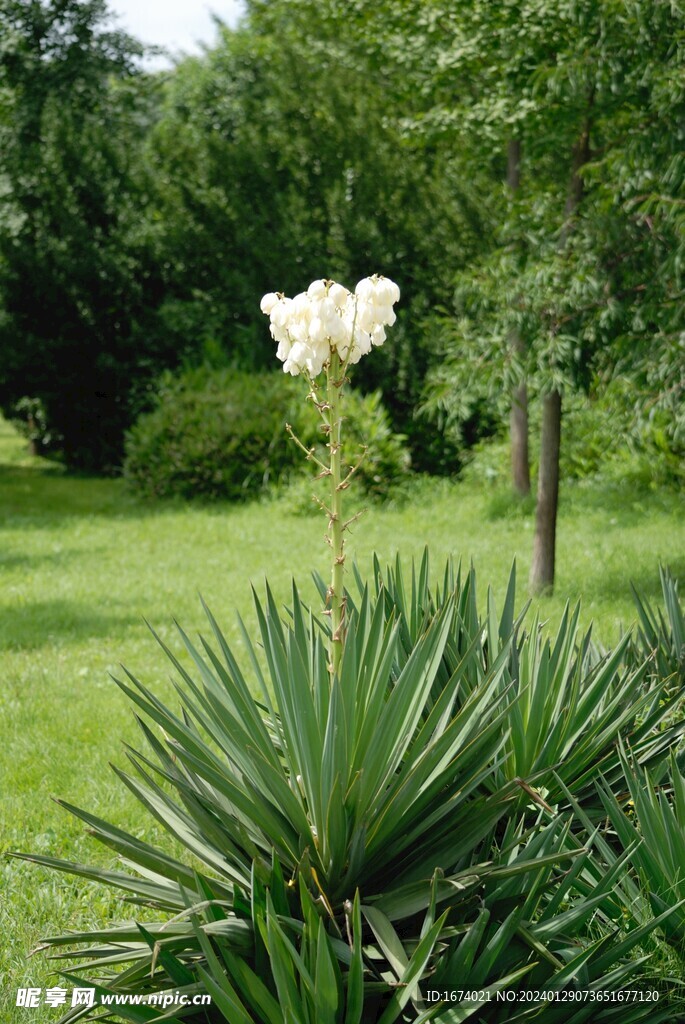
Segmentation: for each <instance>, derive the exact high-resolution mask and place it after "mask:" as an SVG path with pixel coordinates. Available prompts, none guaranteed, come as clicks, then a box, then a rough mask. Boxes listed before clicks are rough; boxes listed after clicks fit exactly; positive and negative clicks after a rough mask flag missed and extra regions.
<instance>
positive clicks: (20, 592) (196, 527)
mask: <svg viewBox="0 0 685 1024" xmlns="http://www.w3.org/2000/svg"><path fill="white" fill-rule="evenodd" d="M24 447H25V446H24V442H22V440H21V439H20V438H18V437H17V435H16V434H14V432H13V431H12V430H11V429H10V428H9V427H8V426H7V425H6V424H4V423H2V422H0V516H1V519H0V522H1V523H2V526H1V528H0V584H1V585H0V652H1V654H0V657H1V658H2V673H1V676H0V726H1V728H2V737H3V743H2V747H1V749H0V780H2V787H1V789H0V849H2V850H5V851H7V850H31V851H34V852H35V851H40V852H42V853H49V854H50V855H54V856H60V857H67V858H71V859H76V860H78V859H81V860H93V859H95V858H97V859H100V860H107V859H108V858H107V854H106V852H101V851H98V850H97V849H93V844H92V843H91V842H90V841H89V840H88V838H87V837H84V835H83V832H82V828H81V826H80V825H79V824H78V823H77V822H75V821H73V820H72V819H71V818H70V817H69V815H67V814H66V813H65V812H64V811H63V810H61V809H60V808H59V807H57V806H56V805H55V804H54V803H53V802H52V801H51V800H50V797H51V796H57V795H58V796H62V797H65V798H67V799H69V800H70V801H71V802H73V803H76V804H81V805H84V806H87V807H88V808H89V809H90V810H92V811H94V812H95V813H97V814H100V815H102V816H103V817H106V818H110V819H112V820H114V821H116V822H117V823H118V824H120V825H121V826H123V827H126V828H128V829H131V830H132V831H134V832H136V833H141V832H142V831H143V830H147V831H148V833H149V834H154V828H151V826H150V824H149V822H148V821H146V820H145V819H144V818H143V816H142V814H141V812H140V810H139V808H138V806H137V805H134V802H133V799H132V798H131V797H130V796H129V795H128V794H127V791H126V790H125V789H124V787H123V786H121V785H120V784H119V783H118V782H117V781H116V779H115V778H114V776H113V774H112V772H111V771H110V770H109V768H108V761H110V760H115V761H117V762H118V763H122V760H123V757H122V741H123V740H127V741H129V742H135V740H136V727H135V723H134V721H133V717H132V714H131V712H130V709H129V708H128V706H127V704H126V701H125V699H124V698H123V696H122V695H121V693H120V692H119V690H118V689H117V687H116V686H115V684H114V683H113V682H112V681H111V679H110V678H109V673H115V674H116V673H117V671H118V664H119V663H120V662H124V663H125V664H126V665H127V666H128V667H130V668H131V669H132V670H133V671H134V672H135V673H136V674H137V675H139V676H140V677H141V678H143V679H144V680H146V681H148V682H150V683H153V684H154V686H155V687H156V688H157V689H158V690H161V691H163V692H164V693H165V694H166V695H170V693H171V690H170V687H169V683H168V681H167V678H166V675H167V670H166V667H165V664H164V661H163V659H162V658H161V657H160V654H159V652H158V648H157V647H156V645H155V643H154V641H153V639H152V638H151V636H150V634H149V632H148V630H147V629H146V627H145V625H144V622H143V619H144V618H147V619H148V620H149V621H150V622H151V623H152V624H153V625H154V627H155V628H156V629H157V630H158V631H159V632H160V634H161V635H162V637H163V638H164V639H165V640H166V641H168V642H171V643H174V627H173V622H172V619H173V618H174V617H175V618H177V619H178V620H179V621H180V622H181V623H182V624H183V625H184V627H185V628H186V629H187V630H188V631H190V632H192V631H194V630H197V629H200V628H202V613H201V608H200V602H199V598H198V594H200V593H201V594H202V595H203V597H204V598H205V600H206V601H207V603H208V604H209V605H210V607H211V608H212V610H213V611H214V613H215V615H216V616H217V618H218V619H219V621H220V623H221V624H222V626H223V627H225V629H226V632H227V634H228V636H229V638H230V639H232V640H233V641H234V642H236V645H237V646H238V648H239V646H240V644H239V639H238V631H237V629H236V627H235V612H236V610H237V609H238V610H240V612H241V613H242V614H243V615H244V616H245V618H246V620H247V622H248V625H249V624H250V623H251V622H252V617H251V597H250V583H251V582H252V583H254V584H255V586H256V587H257V588H259V587H260V586H261V584H262V581H263V579H264V577H266V576H268V578H269V581H270V583H271V585H272V587H273V589H274V592H275V594H276V596H277V598H278V599H279V600H282V601H286V600H287V597H288V591H289V588H290V581H291V577H292V575H293V574H294V575H295V576H296V578H297V581H298V584H300V585H301V587H302V589H303V591H304V593H305V595H307V596H308V597H310V598H312V599H313V595H314V591H313V587H312V585H311V582H310V575H311V572H312V571H313V570H319V571H321V572H324V571H325V568H326V563H327V549H326V547H325V545H324V543H323V539H322V537H323V533H324V528H325V523H324V520H323V518H322V517H321V516H318V515H317V514H316V513H315V512H312V513H311V514H309V515H306V514H304V513H301V514H298V513H295V512H293V511H292V508H293V503H292V502H291V501H289V500H288V499H287V498H285V499H283V498H281V499H279V500H276V501H269V502H267V501H265V502H263V503H255V504H251V505H244V506H220V505H219V506H213V507H207V506H204V507H203V506H188V505H184V504H174V503H168V504H164V505H145V504H142V503H140V502H138V501H137V500H136V499H134V498H133V497H132V496H131V495H130V494H128V493H127V491H126V489H125V487H124V484H123V483H122V481H120V480H99V479H90V478H85V477H70V476H68V475H66V474H65V473H64V472H63V471H62V469H61V468H60V467H59V466H57V465H54V464H50V463H47V462H45V461H44V460H40V459H36V458H31V457H28V456H27V455H25V452H24ZM682 512H683V508H682V496H681V495H678V494H675V493H671V492H668V491H649V490H635V489H631V488H629V487H624V486H621V485H620V484H618V483H614V484H611V485H600V484H597V483H594V484H580V483H579V484H574V485H573V486H568V487H567V488H565V489H564V490H563V491H562V509H561V515H560V521H559V547H558V575H557V587H556V593H555V595H554V596H553V597H551V598H546V599H545V600H543V601H542V602H541V609H542V612H543V614H544V616H545V617H547V618H549V619H550V620H551V621H552V622H554V621H556V620H557V619H558V618H559V616H560V614H561V611H562V609H563V606H564V603H565V601H566V600H571V601H575V600H576V599H577V598H578V597H580V596H581V594H582V597H583V608H584V613H583V618H584V621H585V622H586V623H588V622H589V621H590V619H593V620H594V621H595V624H596V633H597V635H598V636H599V638H600V639H601V640H602V641H603V642H604V643H606V644H609V643H612V642H613V641H614V640H615V639H616V638H617V636H618V635H619V632H620V630H621V628H622V627H627V626H629V625H630V623H631V622H632V620H633V618H634V610H633V605H632V601H631V597H630V590H629V581H630V580H633V581H635V583H636V585H637V586H638V588H639V589H641V590H642V591H643V592H644V593H646V594H647V595H648V596H649V597H650V598H652V599H655V598H658V593H659V589H658V563H659V561H663V562H665V563H668V564H670V565H671V567H672V569H673V571H674V573H676V574H678V573H680V574H681V575H685V517H684V516H683V514H682ZM532 533H533V514H532V508H531V505H530V503H528V504H525V503H524V504H520V503H518V502H516V501H514V500H513V499H512V498H511V496H510V495H509V494H508V493H507V492H506V490H504V489H502V488H501V487H496V486H491V485H487V484H484V483H477V482H476V481H475V480H472V481H470V482H468V483H466V484H455V483H453V482H447V481H417V483H416V485H415V488H414V492H413V494H412V495H410V497H409V498H408V499H407V500H405V501H403V502H398V503H397V504H396V506H387V507H385V508H373V509H371V510H369V511H368V512H367V513H366V515H365V516H364V517H363V519H362V520H361V521H360V522H359V523H358V524H356V526H355V529H354V532H353V535H352V537H351V541H350V553H351V555H352V556H354V557H355V558H356V559H357V561H358V563H359V565H360V567H361V569H362V571H368V569H369V567H370V564H371V555H372V553H373V552H374V551H376V552H378V554H379V556H380V557H381V559H382V560H387V559H391V558H392V557H394V554H395V552H396V551H397V550H401V551H402V554H403V557H404V558H405V559H406V558H408V557H410V556H411V555H418V554H420V552H421V551H422V549H423V547H424V545H426V544H428V545H429V548H430V550H431V557H432V561H433V566H434V568H435V569H436V571H437V570H438V569H439V567H440V564H441V563H442V562H443V561H444V559H445V557H446V556H447V555H448V554H453V555H455V556H456V557H461V558H462V559H463V560H464V561H465V562H467V563H468V562H470V561H471V560H473V562H474V563H475V565H476V568H477V571H478V579H479V586H480V588H481V597H484V593H485V585H486V583H488V582H491V583H492V584H493V588H494V590H495V593H496V594H502V593H503V590H504V586H505V584H506V580H507V578H508V574H509V569H510V566H511V562H512V559H513V558H514V557H516V559H517V564H518V568H519V579H520V580H521V588H520V595H521V598H520V599H521V604H523V601H524V600H525V597H526V594H525V581H526V578H527V574H528V567H529V562H530V549H531V543H532ZM0 886H1V892H2V899H0V933H1V934H2V935H3V938H4V942H3V952H2V954H1V955H0V992H1V993H2V995H0V1020H1V1021H2V1022H3V1024H18V1022H19V1021H22V1022H23V1021H25V1020H26V1019H27V1016H26V1014H27V1013H30V1014H31V1021H32V1024H43V1022H48V1021H54V1020H55V1019H56V1016H55V1015H56V1011H54V1010H51V1009H49V1008H45V1007H44V1008H43V1009H41V1010H33V1011H27V1010H23V1009H19V1008H15V1006H14V1002H15V994H16V988H17V986H18V985H34V986H38V987H40V986H45V985H47V984H48V983H54V980H55V979H54V976H53V977H52V978H51V979H50V976H49V971H48V965H47V964H46V962H45V961H44V960H43V959H42V958H40V957H36V958H34V959H31V960H29V961H26V954H27V953H28V951H29V950H30V949H31V948H32V947H33V946H35V944H36V943H37V942H38V940H39V938H40V937H41V936H42V935H45V934H51V933H56V932H60V931H64V930H65V929H68V928H70V927H72V928H75V927H77V926H78V927H81V926H84V925H86V924H87V923H88V922H92V921H94V920H96V919H98V918H104V917H109V916H114V915H117V914H120V913H121V905H120V903H119V901H118V899H117V897H116V896H115V895H112V894H111V893H107V892H103V891H102V890H96V889H94V888H93V887H90V886H88V885H87V884H84V883H83V882H79V881H77V880H73V879H71V878H68V877H66V876H65V877H61V876H57V875H51V874H49V873H46V872H43V871H39V870H36V869H34V868H31V867H29V866H28V865H25V864H21V863H19V862H17V861H13V860H4V859H3V860H2V861H1V862H0ZM49 979H50V980H49Z"/></svg>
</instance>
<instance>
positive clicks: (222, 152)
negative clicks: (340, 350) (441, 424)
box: [149, 12, 482, 471]
mask: <svg viewBox="0 0 685 1024" xmlns="http://www.w3.org/2000/svg"><path fill="white" fill-rule="evenodd" d="M272 13H273V14H274V17H273V18H272ZM277 13H278V12H269V19H266V18H264V19H260V18H257V17H256V16H255V17H254V18H253V20H252V21H250V23H248V25H247V26H246V27H245V28H244V29H242V30H240V31H229V30H227V29H224V30H223V31H222V32H221V34H220V38H219V40H218V42H217V45H216V46H215V47H214V48H213V49H212V50H210V51H208V52H207V53H206V54H205V55H204V56H203V57H202V58H197V59H192V60H189V61H186V62H184V63H183V64H182V65H181V66H180V67H179V68H178V69H177V71H176V72H175V74H174V75H173V76H172V78H171V79H170V81H169V83H168V86H167V88H166V90H165V98H164V103H163V110H162V117H161V119H160V121H159V123H158V125H156V127H155V129H154V131H153V132H152V134H151V137H150V140H149V159H150V161H151V163H152V165H153V166H154V168H155V177H156V179H157V180H159V181H160V182H164V186H163V188H161V189H159V190H158V191H157V193H156V195H155V204H156V205H155V214H154V215H155V217H156V220H157V222H158V223H159V224H160V226H161V227H160V242H161V245H162V246H163V248H164V250H165V253H166V255H165V260H166V261H167V262H168V263H169V264H170V266H171V270H170V280H171V282H172V286H171V288H170V289H169V292H168V295H167V297H166V299H165V303H164V307H163V309H162V315H163V316H165V317H168V319H169V320H170V322H171V321H175V322H177V323H179V322H182V323H184V324H185V325H187V326H186V329H188V330H195V331H196V332H197V333H200V334H202V335H203V337H204V340H205V342H206V343H208V344H210V345H211V346H213V347H215V348H216V347H218V348H220V349H223V350H224V351H225V353H226V355H227V356H228V357H229V358H230V359H232V360H234V361H237V362H239V363H240V364H241V365H243V366H244V367H246V368H250V367H260V366H268V365H271V363H272V358H273V344H272V341H271V339H270V338H269V336H268V332H267V331H265V328H264V324H263V323H262V320H263V317H261V315H260V313H259V299H260V297H261V295H262V294H264V292H266V291H269V290H272V289H273V288H275V287H277V288H279V289H283V291H285V292H287V293H288V294H294V293H296V292H297V291H299V290H300V289H301V287H302V282H303V281H304V282H306V281H308V280H310V279H311V278H312V277H315V276H317V275H319V274H321V273H322V268H325V269H324V271H323V272H325V273H326V274H328V275H330V276H331V277H334V278H336V279H339V280H343V281H345V282H347V283H351V284H354V283H355V282H356V281H357V280H358V279H359V278H360V277H363V276H365V275H366V274H368V273H369V272H370V270H372V269H373V270H377V271H378V272H385V273H388V274H390V273H392V274H395V275H396V276H397V279H398V282H399V284H400V286H401V289H402V302H401V305H400V308H399V310H398V315H399V322H398V325H397V330H396V332H395V336H396V344H394V345H393V346H387V347H385V348H383V349H381V350H379V351H378V352H375V353H374V357H373V359H370V360H369V367H368V369H364V371H363V376H364V380H363V381H362V382H361V383H362V385H363V386H364V387H366V388H369V389H375V388H377V387H380V388H381V389H382V391H383V393H384V400H385V402H386V404H387V405H388V407H389V410H390V412H391V414H392V416H393V420H394V425H395V427H396V429H400V430H401V431H402V432H403V433H406V434H408V435H409V440H410V443H411V444H412V447H413V451H414V462H415V464H416V465H418V466H419V468H424V469H425V468H430V469H436V468H446V469H448V471H452V470H453V469H454V465H455V456H454V455H452V462H451V465H450V460H449V457H446V456H445V441H444V439H443V438H442V437H441V436H440V435H437V436H436V431H435V429H434V428H433V427H432V425H429V424H422V423H421V421H418V420H416V419H414V417H413V411H414V407H415V405H416V404H417V401H418V397H419V395H420V390H421V387H422V382H423V379H424V377H425V372H426V367H427V364H428V361H429V357H430V356H429V349H428V346H427V344H426V342H425V340H424V336H423V331H422V329H421V326H420V323H421V321H422V320H423V319H424V317H425V315H426V312H427V311H428V310H430V309H431V308H432V307H433V306H434V305H435V304H436V303H439V302H444V301H446V300H447V298H448V296H449V294H450V291H451V277H452V274H453V272H454V268H455V266H464V265H466V263H467V262H468V260H469V259H470V258H472V255H473V253H474V252H475V251H477V250H478V248H479V246H480V241H479V236H480V226H481V222H482V215H481V213H480V212H479V210H478V208H477V205H476V203H475V202H474V201H473V197H472V195H471V193H470V190H469V189H468V188H466V187H464V185H463V184H462V181H461V178H462V173H461V167H459V166H458V165H457V163H456V161H447V160H445V159H444V155H443V153H442V152H441V150H440V149H439V147H434V148H433V149H432V150H428V149H425V148H422V149H415V148H414V147H412V146H411V145H409V144H408V143H407V142H406V140H404V139H403V137H402V135H401V132H400V130H399V126H398V125H397V123H396V122H395V120H389V119H388V118H387V116H386V115H387V99H386V96H385V93H384V91H383V83H382V82H378V81H377V80H376V79H375V78H371V79H369V78H368V77H367V76H366V75H365V74H364V73H363V69H362V68H360V67H359V66H358V65H357V64H356V63H355V61H354V60H352V59H351V57H350V55H346V54H345V52H344V47H343V48H341V46H339V45H337V44H335V45H334V41H333V42H331V41H330V40H329V39H328V37H326V36H325V34H324V35H317V33H316V32H314V33H312V32H311V31H309V32H307V33H303V32H302V31H300V28H301V26H300V25H299V23H298V22H297V21H295V22H291V21H289V20H288V18H287V17H286V18H285V20H284V21H281V20H279V19H278V18H276V16H275V15H276V14H277ZM286 13H287V12H286ZM317 31H318V29H317Z"/></svg>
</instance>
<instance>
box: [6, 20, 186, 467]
mask: <svg viewBox="0 0 685 1024" xmlns="http://www.w3.org/2000/svg"><path fill="white" fill-rule="evenodd" d="M0 12H1V13H2V20H3V43H2V51H1V52H0V177H1V178H2V181H3V187H2V189H0V309H1V310H2V312H1V314H0V353H1V359H0V404H1V405H2V407H3V408H4V409H5V411H6V412H8V413H11V409H12V407H13V405H14V403H15V402H16V401H17V400H18V399H20V398H22V397H24V396H28V397H29V398H31V399H38V400H40V401H41V402H42V405H43V407H44V409H45V414H46V418H47V429H49V430H50V431H51V433H52V434H53V435H55V436H59V437H60V439H61V440H60V443H61V445H62V447H63V449H64V453H65V456H66V459H67V461H68V463H69V464H70V465H72V466H75V467H79V468H82V469H91V470H109V471H111V470H115V469H116V468H118V467H119V465H120V461H121V454H122V444H123V433H124V430H125V428H126V427H127V426H129V425H130V423H131V421H132V419H133V418H134V415H135V413H136V412H137V411H138V409H139V408H140V407H141V406H142V405H143V404H144V402H145V389H146V385H147V384H148V382H149V381H150V379H151V378H152V377H153V376H154V375H156V374H157V373H158V372H159V370H160V368H161V367H164V366H167V365H170V364H174V363H175V362H176V361H177V360H178V357H179V354H180V351H179V350H180V346H179V343H178V339H177V338H175V337H174V336H173V335H172V334H171V333H169V332H168V331H162V330H161V328H160V324H159V322H158V320H157V317H156V308H157V305H158V301H159V293H160V290H161V289H162V287H163V268H162V267H161V264H160V261H159V259H158V253H157V251H156V247H155V244H154V238H153V237H151V235H150V233H149V232H147V231H146V229H145V226H144V224H143V225H141V206H142V205H144V199H145V196H146V194H147V191H148V189H149V187H150V184H151V183H150V178H149V175H148V173H147V171H146V168H145V166H144V164H143V160H142V140H143V138H144V137H145V134H146V132H147V131H149V128H150V125H151V123H152V121H153V120H154V108H155V103H156V93H157V91H158V87H157V85H156V84H155V83H154V81H153V80H148V79H146V78H145V77H144V76H143V75H141V74H140V73H137V72H136V71H135V70H134V64H135V60H136V58H137V57H138V56H139V55H140V53H141V49H140V47H139V46H138V45H137V44H136V43H134V42H133V41H132V40H130V39H128V38H127V37H125V36H123V35H122V34H121V33H117V32H110V31H107V29H106V26H105V24H104V22H105V19H106V15H107V11H106V7H105V4H104V2H103V0H87V2H85V3H81V2H75V0H67V2H61V0H60V2H57V0H40V2H36V3H31V4H24V3H16V2H15V0H2V3H1V4H0ZM5 26H7V31H5ZM192 340H194V339H191V341H192Z"/></svg>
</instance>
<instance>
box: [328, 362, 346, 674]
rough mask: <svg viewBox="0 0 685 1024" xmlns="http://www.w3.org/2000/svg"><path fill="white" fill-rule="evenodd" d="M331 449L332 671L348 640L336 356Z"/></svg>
mask: <svg viewBox="0 0 685 1024" xmlns="http://www.w3.org/2000/svg"><path fill="white" fill-rule="evenodd" d="M327 384H328V387H327V391H328V449H329V453H330V482H331V508H330V516H329V531H330V540H331V548H332V553H333V565H332V571H331V585H330V588H329V602H330V612H331V658H330V663H331V671H332V673H333V674H337V673H338V672H339V670H340V662H341V659H342V652H343V643H344V640H345V576H344V573H345V523H344V521H343V510H342V505H343V500H342V495H343V489H344V482H343V473H342V447H343V446H342V411H341V406H342V401H341V399H342V394H341V392H342V388H343V384H344V370H343V368H342V366H341V363H340V356H339V355H338V353H337V352H333V353H332V354H331V360H330V364H329V366H328V370H327Z"/></svg>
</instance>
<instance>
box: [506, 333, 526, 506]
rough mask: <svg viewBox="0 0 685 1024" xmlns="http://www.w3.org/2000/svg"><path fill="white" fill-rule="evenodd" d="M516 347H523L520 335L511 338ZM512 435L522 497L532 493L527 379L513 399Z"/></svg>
mask: <svg viewBox="0 0 685 1024" xmlns="http://www.w3.org/2000/svg"><path fill="white" fill-rule="evenodd" d="M511 344H512V345H513V346H514V348H517V349H519V348H521V349H522V348H523V342H522V341H521V339H520V337H519V336H518V335H515V336H513V337H512V339H511ZM509 432H510V435H511V477H512V483H513V485H514V490H515V491H516V493H517V494H520V495H521V496H522V497H527V496H528V495H529V494H530V459H529V457H528V389H527V388H526V384H525V381H524V382H523V384H521V385H520V386H519V387H517V388H516V390H515V391H514V393H513V395H512V400H511V415H510V418H509Z"/></svg>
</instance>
